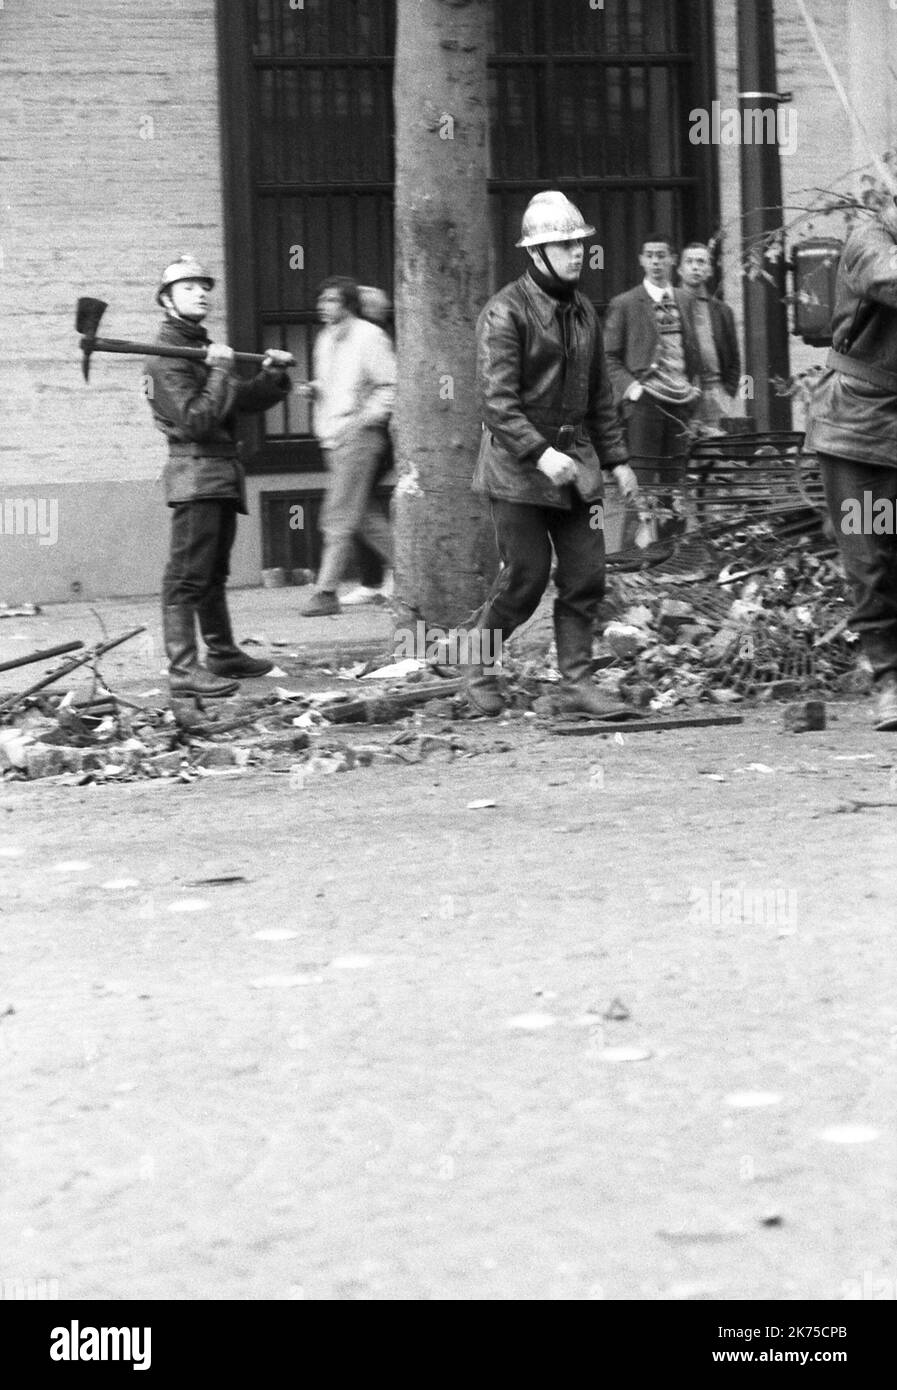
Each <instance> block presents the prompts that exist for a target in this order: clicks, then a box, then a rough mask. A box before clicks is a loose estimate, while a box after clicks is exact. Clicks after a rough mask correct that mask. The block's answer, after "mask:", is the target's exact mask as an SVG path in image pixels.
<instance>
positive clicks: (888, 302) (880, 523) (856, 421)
mask: <svg viewBox="0 0 897 1390" xmlns="http://www.w3.org/2000/svg"><path fill="white" fill-rule="evenodd" d="M832 343H833V346H832V351H831V352H830V353H829V357H828V361H827V363H826V369H825V371H824V372H823V374H822V376H821V377H820V379H819V381H818V383H817V385H816V387H815V389H814V393H813V399H812V402H811V405H810V415H809V420H808V424H807V436H806V448H807V449H808V450H809V451H811V452H813V453H815V454H817V455H818V457H819V463H820V469H821V472H822V478H823V482H824V484H825V491H826V499H827V502H828V507H829V511H830V513H831V517H832V522H833V524H834V528H835V534H836V535H837V538H838V544H839V546H840V549H841V555H842V558H843V560H844V567H845V570H846V572H847V576H848V578H849V579H850V580H851V582H852V584H853V590H854V598H855V607H854V610H853V613H852V615H851V619H850V625H851V627H852V628H854V630H855V631H856V632H858V633H859V636H860V641H861V643H862V647H863V652H864V654H865V655H866V656H867V657H868V659H869V661H870V662H871V664H872V678H873V682H874V695H875V727H876V728H877V729H879V730H882V731H885V730H892V729H897V536H895V534H894V531H895V528H894V516H895V512H897V199H894V198H889V199H888V201H887V203H886V204H885V205H884V207H883V208H882V209H881V211H880V212H879V213H878V214H877V215H876V216H875V217H874V218H871V219H869V220H868V221H864V222H862V223H860V224H859V225H858V226H857V227H856V228H855V229H854V230H853V231H852V232H851V234H850V236H849V237H848V240H847V243H846V245H845V247H844V250H843V252H842V254H841V260H840V262H839V265H838V276H837V288H836V294H835V312H834V316H833V321H832Z"/></svg>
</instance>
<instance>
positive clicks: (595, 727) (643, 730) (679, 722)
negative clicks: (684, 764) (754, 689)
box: [551, 714, 744, 737]
mask: <svg viewBox="0 0 897 1390" xmlns="http://www.w3.org/2000/svg"><path fill="white" fill-rule="evenodd" d="M743 723H744V715H743V714H693V715H685V716H683V717H682V718H678V719H677V718H674V719H627V720H621V721H620V722H619V723H617V722H616V721H614V720H612V719H603V720H598V719H592V720H589V722H588V723H587V724H552V725H551V732H552V733H553V734H563V735H564V736H565V737H569V736H570V735H574V736H575V735H582V736H585V735H588V734H616V733H627V734H654V733H657V734H661V733H665V732H666V731H667V730H669V729H709V728H713V727H714V726H716V725H721V724H722V725H725V724H743Z"/></svg>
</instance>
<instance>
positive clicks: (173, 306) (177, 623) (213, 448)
mask: <svg viewBox="0 0 897 1390" xmlns="http://www.w3.org/2000/svg"><path fill="white" fill-rule="evenodd" d="M214 285H215V281H214V279H213V278H212V276H211V275H210V274H209V273H208V271H207V270H205V269H204V268H203V266H201V265H200V264H199V263H198V262H197V261H196V260H194V259H193V257H192V256H182V257H181V258H180V259H179V260H177V261H174V262H173V263H172V264H171V265H169V266H168V267H167V269H166V270H165V271H164V272H163V274H162V279H161V282H160V284H159V288H158V291H157V294H156V302H157V303H158V304H159V305H160V307H161V308H162V309H163V310H164V311H165V318H164V320H163V322H162V327H161V329H160V332H159V337H158V341H159V342H160V343H164V344H168V345H169V346H177V347H191V348H196V347H204V348H205V349H206V355H205V360H204V361H193V360H186V359H183V358H176V357H152V358H149V359H148V360H147V364H146V383H147V388H146V389H147V396H148V399H149V404H150V408H151V410H152V413H153V419H154V421H155V424H156V426H157V428H158V429H160V430H161V431H162V433H163V434H164V435H165V436H166V438H167V440H168V461H167V463H166V465H165V470H164V474H163V477H164V485H165V500H166V502H167V504H168V506H169V507H170V508H171V513H172V515H171V547H170V551H169V556H168V563H167V565H166V567H165V573H164V576H163V580H162V624H163V632H164V637H165V651H166V654H167V656H168V683H169V686H170V689H171V692H172V694H173V695H174V694H177V695H205V696H226V695H231V694H233V692H234V691H235V690H236V689H237V683H238V681H239V680H240V679H243V678H245V677H249V676H262V675H265V674H266V673H267V672H268V671H270V670H271V663H270V662H268V661H259V660H256V659H255V658H254V657H251V656H249V655H248V654H247V653H246V652H244V651H241V650H240V648H239V647H238V646H237V645H236V643H235V641H234V635H233V631H232V628H231V620H230V614H229V612H228V607H227V596H226V589H225V586H226V584H227V577H228V574H229V570H230V552H231V548H232V546H233V543H234V537H235V535H236V529H237V515H238V513H243V514H244V515H245V514H246V510H247V508H246V490H245V482H244V474H243V468H242V465H241V463H240V459H239V449H238V444H237V440H236V427H237V417H238V416H239V415H241V414H255V413H258V412H261V411H265V410H269V409H270V408H271V407H272V406H274V405H277V404H279V402H281V401H282V400H283V399H284V397H285V396H286V395H287V393H288V392H289V391H290V389H291V383H290V378H289V376H288V375H287V374H286V370H285V368H286V367H288V366H293V365H294V361H293V358H292V356H291V355H290V353H288V352H282V351H281V350H280V349H278V348H271V349H269V350H268V351H267V352H266V354H265V358H264V361H263V363H262V369H261V371H260V372H259V373H258V374H257V375H256V376H255V377H254V378H253V379H252V380H250V381H244V380H242V379H241V378H240V377H239V376H238V375H237V372H236V368H235V362H234V354H233V349H232V348H230V347H228V346H227V345H226V344H225V343H217V342H212V341H211V340H210V339H209V336H208V334H207V332H206V330H205V328H204V326H203V325H204V320H205V319H206V317H207V315H208V312H209V296H210V294H211V292H212V290H213V288H214ZM197 622H198V623H199V630H200V632H201V633H202V637H203V640H204V642H205V645H206V664H205V666H203V665H202V664H201V663H200V660H199V656H198V651H197V642H196V625H197Z"/></svg>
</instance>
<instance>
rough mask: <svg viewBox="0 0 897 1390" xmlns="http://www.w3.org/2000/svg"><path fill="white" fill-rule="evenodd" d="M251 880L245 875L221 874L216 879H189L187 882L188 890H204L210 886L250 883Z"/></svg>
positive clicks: (185, 884)
mask: <svg viewBox="0 0 897 1390" xmlns="http://www.w3.org/2000/svg"><path fill="white" fill-rule="evenodd" d="M249 881H250V880H249V879H248V878H246V877H245V876H244V875H243V874H219V875H218V876H217V877H215V878H188V879H186V880H185V883H184V886H185V887H186V888H203V887H205V886H206V885H207V884H209V885H214V886H218V885H224V884H227V883H249Z"/></svg>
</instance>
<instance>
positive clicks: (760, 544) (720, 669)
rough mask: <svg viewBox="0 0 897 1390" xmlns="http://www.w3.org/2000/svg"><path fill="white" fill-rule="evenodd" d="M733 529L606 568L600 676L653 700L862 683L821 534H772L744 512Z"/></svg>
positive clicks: (620, 690) (640, 699)
mask: <svg viewBox="0 0 897 1390" xmlns="http://www.w3.org/2000/svg"><path fill="white" fill-rule="evenodd" d="M733 539H734V538H733V537H731V536H729V537H727V538H726V540H727V544H726V545H725V547H723V546H722V545H721V544H714V542H712V541H710V540H708V539H707V538H701V539H700V540H695V541H688V540H686V541H685V542H684V543H683V544H681V545H680V546H679V547H678V549H677V551H676V563H675V565H673V566H669V567H668V568H663V567H659V568H658V569H657V570H645V571H643V572H642V573H637V574H634V573H630V574H625V573H623V574H618V575H615V576H613V577H612V579H611V581H610V586H609V589H610V599H611V602H612V603H613V606H614V608H615V611H616V615H617V619H616V620H615V621H611V622H610V623H608V624H607V625H606V626H605V628H604V634H603V643H604V652H603V663H604V665H605V666H609V665H610V663H611V662H613V663H614V664H613V666H612V667H611V669H606V670H605V671H604V673H603V676H602V685H603V687H604V688H605V689H606V690H607V691H609V692H611V693H613V694H619V695H621V696H623V697H624V698H626V699H628V700H631V701H632V702H633V703H635V704H637V705H639V706H643V707H644V706H647V707H650V708H651V709H654V710H662V709H666V708H669V707H670V706H672V705H676V704H681V703H687V702H691V701H695V700H702V699H706V700H710V701H712V702H715V703H731V702H733V701H736V700H742V699H758V700H772V699H777V698H782V699H792V698H794V697H795V696H798V695H805V694H808V693H817V692H818V693H832V692H857V691H859V690H861V689H863V688H864V687H865V685H866V683H867V679H868V678H867V676H866V674H865V673H864V672H863V671H862V670H858V669H857V661H858V658H859V643H858V639H857V636H856V634H855V633H853V632H852V631H851V630H850V628H849V626H848V613H849V611H850V607H851V599H850V592H849V588H848V585H847V583H846V580H845V578H844V574H843V570H842V568H841V565H840V562H839V561H838V559H837V551H836V550H835V549H834V548H833V547H831V545H830V544H828V543H827V542H826V538H825V537H824V536H823V535H822V534H821V533H820V534H818V535H813V534H811V535H799V536H797V537H790V538H788V542H787V545H784V544H783V543H782V541H781V538H780V537H779V538H776V537H773V536H771V534H770V531H769V529H768V528H766V527H765V526H764V525H762V524H755V525H752V526H750V527H748V528H746V530H745V533H744V534H743V535H742V536H741V537H740V540H741V544H740V545H739V546H736V545H735V544H733Z"/></svg>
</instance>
